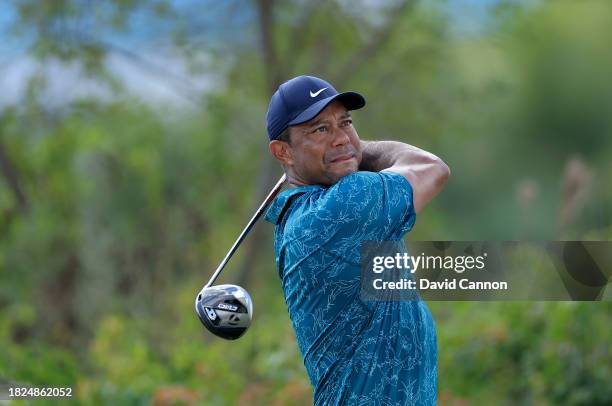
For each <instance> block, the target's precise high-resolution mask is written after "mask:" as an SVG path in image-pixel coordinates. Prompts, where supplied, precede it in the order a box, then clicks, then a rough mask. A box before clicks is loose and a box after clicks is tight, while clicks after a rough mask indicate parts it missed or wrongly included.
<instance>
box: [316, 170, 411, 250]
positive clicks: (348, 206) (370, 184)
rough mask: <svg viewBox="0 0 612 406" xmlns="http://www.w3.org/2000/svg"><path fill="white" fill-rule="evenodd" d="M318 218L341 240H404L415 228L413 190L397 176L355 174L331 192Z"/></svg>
mask: <svg viewBox="0 0 612 406" xmlns="http://www.w3.org/2000/svg"><path fill="white" fill-rule="evenodd" d="M320 204H321V206H320V207H319V210H318V215H319V216H321V220H324V221H325V220H326V221H329V222H331V223H332V224H335V225H336V226H337V230H335V232H336V233H338V234H339V235H338V236H339V237H341V238H351V239H359V240H397V239H401V238H402V237H403V236H404V235H405V234H406V233H407V232H408V231H410V230H411V229H412V227H413V226H414V222H415V220H416V213H415V211H414V204H413V191H412V186H411V185H410V183H409V182H408V180H406V179H405V178H404V177H403V176H401V175H400V174H397V173H393V172H355V173H352V174H350V175H348V176H345V177H344V178H342V179H341V180H340V181H338V182H337V183H336V184H335V185H333V186H332V187H330V188H329V189H327V191H326V192H325V196H323V197H322V199H321V200H320Z"/></svg>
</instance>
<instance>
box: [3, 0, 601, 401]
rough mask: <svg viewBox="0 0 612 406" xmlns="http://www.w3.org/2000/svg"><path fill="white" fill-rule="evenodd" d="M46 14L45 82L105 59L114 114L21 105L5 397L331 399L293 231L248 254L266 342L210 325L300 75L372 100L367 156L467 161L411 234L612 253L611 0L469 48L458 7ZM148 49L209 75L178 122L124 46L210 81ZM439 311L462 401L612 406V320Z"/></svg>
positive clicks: (8, 118)
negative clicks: (46, 390)
mask: <svg viewBox="0 0 612 406" xmlns="http://www.w3.org/2000/svg"><path fill="white" fill-rule="evenodd" d="M43 3H44V4H42V3H41V2H34V1H30V0H19V1H15V2H14V3H13V6H14V9H15V11H16V20H15V22H14V26H13V28H12V29H13V31H12V35H14V36H15V37H16V38H21V40H23V41H24V43H26V44H27V47H28V54H29V55H33V56H35V57H36V58H38V59H37V60H38V61H39V65H38V67H39V68H40V67H43V66H44V65H45V64H46V63H48V62H50V61H56V60H61V61H70V62H71V63H78V64H81V66H83V67H84V68H85V71H86V72H87V74H88V75H89V76H90V78H93V79H94V80H96V81H97V82H98V83H99V84H100V85H101V86H102V87H105V88H107V89H110V90H111V93H112V94H113V96H114V97H112V98H108V99H105V98H102V97H97V96H91V97H88V98H82V99H79V100H76V101H71V102H69V103H66V104H61V103H60V104H57V103H49V100H48V99H46V98H45V89H46V88H47V86H48V85H49V83H50V81H51V80H52V78H49V77H45V76H44V74H43V73H44V72H43V71H42V70H40V69H39V70H37V71H36V73H35V75H34V76H33V77H32V78H31V80H30V83H29V86H28V90H27V92H26V95H25V98H24V100H23V102H22V103H20V104H19V105H16V106H12V107H4V108H3V110H1V111H0V348H1V349H2V350H1V351H0V383H1V382H2V381H11V382H20V383H28V384H35V385H54V386H59V385H70V386H73V387H74V389H75V397H76V399H78V401H79V403H82V404H134V405H136V404H138V405H139V404H150V403H153V404H158V405H168V404H175V403H176V404H206V405H234V404H261V405H289V404H292V405H293V404H304V405H306V404H310V403H311V402H312V393H311V388H310V385H309V382H308V378H307V376H306V373H305V370H304V368H303V365H302V361H301V356H300V354H299V351H298V348H297V345H296V342H295V338H294V335H293V331H292V329H291V324H290V320H289V318H288V316H287V312H286V308H285V303H284V300H283V296H282V290H281V287H280V283H279V281H278V275H277V272H276V270H275V264H274V259H273V257H272V241H271V239H270V225H269V224H265V223H263V222H262V224H259V225H258V226H257V228H256V229H257V230H267V233H265V232H262V233H261V234H260V235H258V236H257V238H258V239H259V240H260V241H259V243H260V245H254V247H255V248H254V250H255V251H258V252H259V253H260V255H258V256H254V255H253V256H251V255H250V254H248V253H249V252H253V251H248V250H245V249H241V250H240V251H239V252H238V253H237V255H236V256H235V257H234V258H233V259H232V262H231V263H230V266H229V267H228V269H227V273H226V274H225V275H224V276H223V277H222V278H221V279H222V281H227V282H232V281H236V280H240V281H241V283H242V282H246V285H245V287H246V288H247V289H248V290H249V291H250V293H251V294H252V296H253V298H254V302H255V319H254V322H253V326H252V327H251V330H250V331H249V332H248V333H247V334H246V335H245V336H244V337H243V338H241V339H240V340H239V341H236V342H225V341H222V340H220V339H217V338H214V337H212V336H211V335H209V334H207V333H206V332H205V331H204V329H203V327H202V326H201V325H200V324H199V321H198V320H197V318H196V316H195V315H194V314H193V310H192V307H193V300H194V297H195V294H196V293H197V290H198V289H199V288H200V287H201V286H202V284H203V283H204V282H205V281H206V279H207V278H208V277H209V276H210V275H211V273H212V271H213V269H214V267H215V266H216V265H217V263H218V261H219V260H220V259H221V258H222V256H223V255H224V254H225V252H226V251H227V249H228V247H229V246H230V245H231V244H232V242H233V241H234V239H235V237H236V236H237V234H238V233H239V231H240V230H241V227H243V225H244V224H245V222H246V221H247V219H248V218H250V216H251V214H252V211H253V210H254V208H255V205H256V204H257V203H258V202H257V199H255V198H254V196H256V195H257V194H261V193H264V189H265V188H264V187H263V185H264V184H265V182H263V181H262V179H265V178H266V176H270V173H272V175H274V176H275V175H276V174H277V173H279V172H278V169H277V168H274V167H273V164H271V158H270V157H268V155H267V150H266V135H265V121H264V115H265V111H266V107H267V102H268V98H269V96H270V94H269V93H270V88H271V87H272V86H273V85H274V84H275V81H278V80H284V79H286V78H287V77H290V76H293V75H295V74H301V73H311V74H316V75H321V76H323V77H326V78H329V79H330V81H332V82H333V83H335V84H337V87H338V88H339V89H341V90H345V89H350V88H352V89H356V90H359V91H360V92H362V93H363V94H364V95H365V96H366V98H367V100H368V105H367V107H366V109H364V110H362V111H359V112H358V113H355V122H356V127H357V129H358V131H359V133H360V135H361V136H362V137H363V138H365V139H384V138H387V139H398V140H403V141H406V142H410V143H413V144H415V145H418V146H420V147H423V148H425V149H428V150H432V151H433V152H434V153H436V154H438V155H440V156H441V157H443V158H444V159H445V160H446V161H447V162H448V164H449V166H450V167H451V169H452V173H453V175H452V179H451V182H450V183H449V185H448V187H447V188H446V190H445V191H444V192H443V194H441V195H440V196H439V197H438V198H437V199H436V200H435V201H434V202H433V204H432V205H431V206H430V207H428V208H427V210H426V211H425V212H424V213H423V214H422V216H420V217H419V220H418V221H417V225H416V227H415V230H414V231H413V232H412V233H411V234H409V239H413V240H418V239H423V240H427V239H457V240H461V239H474V240H484V239H489V238H492V239H506V240H510V239H521V238H522V239H530V238H531V239H534V238H536V239H537V238H542V239H555V238H567V239H569V238H576V239H601V240H609V239H610V238H611V237H612V225H611V219H612V215H611V213H612V212H611V207H612V189H610V188H609V186H608V184H607V183H609V182H608V179H609V178H610V176H612V164H611V162H612V160H610V159H609V157H610V154H611V152H612V145H611V143H610V139H611V138H612V137H611V135H612V134H610V132H611V131H612V128H611V126H610V117H612V115H611V114H610V106H611V105H612V103H610V95H611V94H612V92H611V91H610V90H611V86H612V79H611V78H610V75H609V74H608V72H609V71H610V70H611V69H610V68H611V67H612V59H611V57H610V53H609V52H608V50H607V48H608V45H607V42H606V41H607V38H609V37H610V35H611V34H612V32H611V28H610V27H612V24H610V19H611V17H612V7H611V6H610V5H609V4H608V3H607V2H604V1H594V0H593V1H581V2H573V1H548V2H525V3H524V4H521V3H519V4H517V2H505V1H500V2H498V3H497V6H496V7H492V8H491V9H490V13H489V15H488V17H487V19H486V22H483V23H482V30H481V31H479V32H477V33H476V34H474V33H472V34H469V35H463V34H461V33H460V32H459V33H458V32H457V31H456V30H455V28H454V27H455V21H454V19H455V18H458V17H456V16H454V15H453V14H452V13H451V12H450V11H449V10H450V9H451V8H449V7H448V4H447V3H446V2H442V1H440V2H417V1H405V2H403V1H395V2H388V3H384V4H382V5H373V4H372V2H369V1H358V2H346V1H329V2H321V1H312V2H303V1H290V2H274V1H265V0H260V1H253V2H249V3H246V2H238V1H236V2H208V3H206V5H207V6H209V7H208V8H206V7H204V8H206V10H202V6H201V5H197V6H198V7H195V6H192V7H191V8H189V7H188V6H185V5H183V6H181V4H182V2H172V3H165V2H143V1H118V0H117V1H111V2H105V3H104V5H102V4H97V3H95V2H94V3H95V4H94V3H92V2H89V1H78V0H65V1H52V2H43ZM187 3H188V2H187ZM221 3H222V4H221ZM194 7H195V8H194ZM195 9H197V10H198V12H200V11H201V12H202V20H199V19H198V18H197V16H196V14H197V13H195V11H194V10H195ZM267 12H269V14H266V13H267ZM143 16H144V17H143ZM205 17H206V18H205ZM139 18H140V20H139ZM135 21H140V23H141V25H138V24H137V23H135ZM143 21H144V22H146V24H143V23H142V22H143ZM199 21H206V23H200V24H199V25H198V22H199ZM262 21H268V22H270V24H269V25H268V26H267V27H268V29H269V32H268V34H271V37H270V38H269V41H268V42H266V40H265V38H266V35H264V34H263V32H264V31H265V30H262V25H261V23H262ZM145 26H146V28H145ZM330 27H333V29H330ZM142 32H145V33H154V32H162V33H163V35H162V37H157V38H156V39H155V40H153V39H151V42H153V43H154V44H155V41H159V43H164V44H165V45H168V43H171V44H172V46H174V47H176V49H177V50H178V51H177V54H179V55H181V57H183V58H185V59H186V60H187V61H188V63H189V67H190V69H192V71H193V72H194V73H201V72H202V71H203V70H208V72H207V73H209V74H210V75H211V76H210V77H212V78H213V81H214V83H213V85H214V86H211V90H209V91H207V92H205V93H203V94H200V93H197V92H195V90H194V89H189V96H188V97H186V99H188V100H189V104H188V105H189V107H185V108H176V107H173V106H170V105H163V104H162V105H155V104H151V103H147V102H146V101H144V102H143V101H142V100H141V99H139V98H138V97H135V96H133V95H130V94H129V92H127V91H126V90H125V89H122V88H121V82H120V80H118V78H117V77H116V76H114V75H115V73H113V72H112V71H111V70H109V69H108V65H107V64H106V61H107V58H108V57H109V55H112V54H114V53H117V52H119V53H121V54H122V55H130V58H131V60H132V61H134V62H135V63H139V64H140V65H143V64H144V66H147V68H148V69H150V70H154V71H155V72H157V73H160V72H161V74H162V76H163V75H164V74H168V76H167V80H168V81H169V82H170V83H178V82H180V83H182V84H185V83H187V84H188V83H190V82H189V81H188V80H187V81H185V80H183V79H185V78H180V80H179V79H177V77H176V75H175V76H172V75H170V74H169V72H168V71H166V70H164V67H163V66H162V67H160V66H153V65H147V62H146V61H145V60H144V59H142V58H141V57H140V56H139V54H138V52H139V49H138V48H139V46H144V45H148V44H147V41H146V39H145V40H144V45H143V39H142V35H143V34H142ZM139 33H140V35H141V38H140V39H139V41H140V42H139V41H136V42H137V43H138V44H139V45H130V44H132V42H130V41H127V40H128V39H133V38H134V36H135V37H137V38H138V35H139ZM121 39H124V40H126V44H124V45H120V44H121ZM202 53H204V54H205V55H206V57H205V58H202ZM203 59H204V60H206V61H207V62H206V63H204V64H202V63H201V61H202V60H203ZM160 80H162V79H160ZM177 80H178V82H177ZM189 87H190V86H189V85H186V86H184V87H181V90H180V91H186V90H185V89H186V88H189ZM274 170H276V172H274ZM245 248H246V247H245ZM239 269H245V271H244V272H243V273H242V274H240V272H238V271H239ZM607 297H609V295H608V296H607ZM431 308H432V312H433V313H434V318H435V320H436V323H437V329H438V335H439V354H440V360H439V366H440V383H439V389H440V403H441V404H493V403H494V404H517V403H518V404H526V405H531V404H570V405H604V404H610V403H611V402H612V392H611V391H610V385H609V382H610V378H611V377H612V371H611V370H610V369H611V366H612V355H611V354H610V348H609V343H610V342H611V341H612V333H611V331H612V330H610V328H609V327H608V325H609V324H610V323H609V320H610V314H611V313H610V312H611V310H612V309H611V307H610V305H609V303H453V302H440V303H432V304H431ZM41 404H44V401H41ZM49 404H53V403H52V402H50V403H49Z"/></svg>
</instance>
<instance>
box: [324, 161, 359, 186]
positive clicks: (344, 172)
mask: <svg viewBox="0 0 612 406" xmlns="http://www.w3.org/2000/svg"><path fill="white" fill-rule="evenodd" d="M358 170H359V167H358V165H357V161H355V160H353V163H347V165H346V167H344V168H338V169H337V170H335V171H334V172H333V173H332V176H331V178H332V180H333V182H332V184H334V183H336V182H338V181H339V180H340V179H342V178H344V177H345V176H348V175H350V174H351V173H355V172H357V171H358Z"/></svg>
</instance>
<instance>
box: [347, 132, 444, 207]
mask: <svg viewBox="0 0 612 406" xmlns="http://www.w3.org/2000/svg"><path fill="white" fill-rule="evenodd" d="M361 148H362V160H361V165H360V166H359V169H360V170H362V171H370V172H380V171H382V170H384V169H389V170H390V171H392V172H396V173H399V174H400V175H402V176H403V177H404V178H406V180H408V182H410V185H411V186H412V189H413V202H414V208H415V210H416V212H417V213H419V212H420V211H421V210H422V209H423V207H425V205H426V204H427V203H428V202H429V201H430V200H431V199H432V198H433V197H434V196H435V195H437V194H438V193H439V192H440V190H442V188H443V187H444V184H445V183H446V181H447V180H448V177H449V176H450V169H449V168H448V165H446V163H444V161H442V160H441V159H440V158H438V157H437V156H435V155H434V154H432V153H430V152H427V151H425V150H422V149H420V148H417V147H415V146H413V145H409V144H404V143H402V142H397V141H361Z"/></svg>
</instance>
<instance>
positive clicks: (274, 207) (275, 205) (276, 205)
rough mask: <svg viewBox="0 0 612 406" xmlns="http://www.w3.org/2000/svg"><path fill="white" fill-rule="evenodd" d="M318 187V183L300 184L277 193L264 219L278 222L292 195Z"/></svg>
mask: <svg viewBox="0 0 612 406" xmlns="http://www.w3.org/2000/svg"><path fill="white" fill-rule="evenodd" d="M319 187H320V186H318V185H308V186H300V187H296V188H292V189H288V190H285V191H283V192H282V193H281V194H279V195H278V197H277V198H276V199H274V201H273V202H272V204H271V205H270V208H269V209H268V211H267V212H266V217H265V219H266V220H267V221H269V222H270V223H273V224H278V223H280V221H281V219H282V215H283V213H284V212H285V209H286V208H287V207H288V205H289V204H290V203H291V200H292V198H293V197H294V196H298V195H301V194H304V193H307V192H308V191H310V190H312V189H316V188H319Z"/></svg>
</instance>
